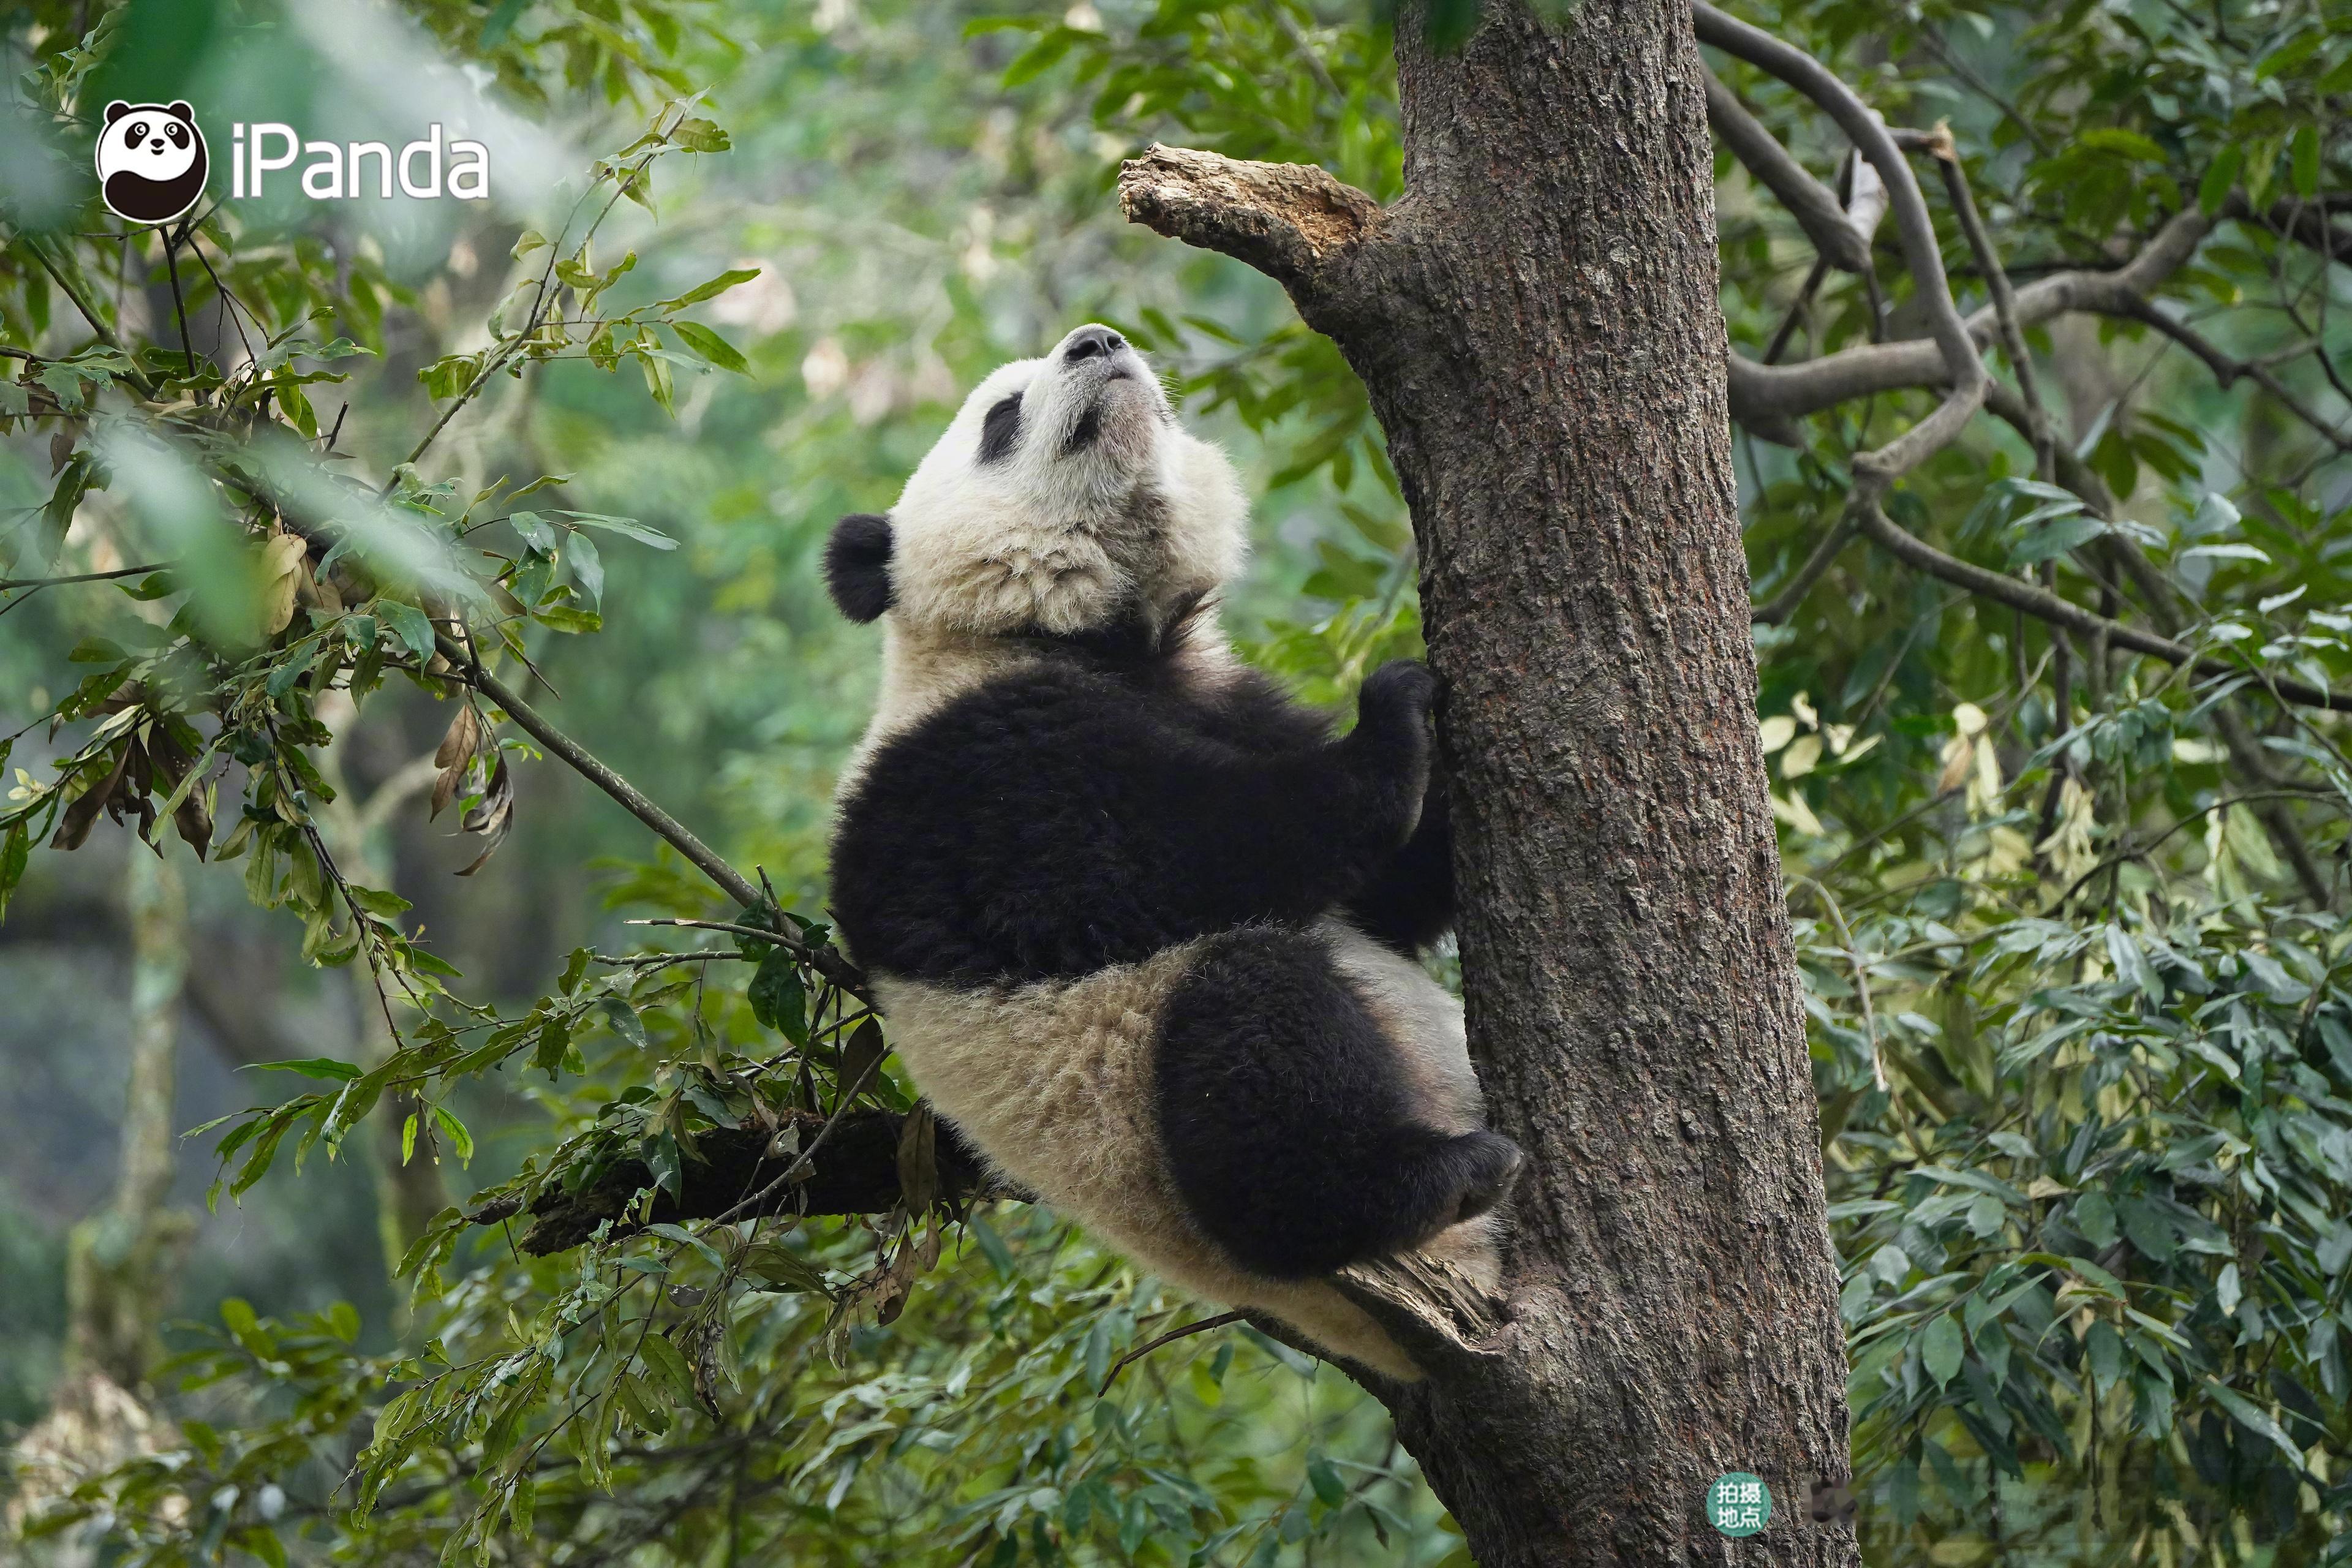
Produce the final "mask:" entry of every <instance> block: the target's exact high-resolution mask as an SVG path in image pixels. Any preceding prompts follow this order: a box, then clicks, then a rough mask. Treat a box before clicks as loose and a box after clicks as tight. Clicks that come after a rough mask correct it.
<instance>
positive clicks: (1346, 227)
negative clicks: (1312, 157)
mask: <svg viewBox="0 0 2352 1568" xmlns="http://www.w3.org/2000/svg"><path fill="white" fill-rule="evenodd" d="M1118 201H1119V206H1120V208H1121V210H1122V211H1124V212H1125V213H1126V215H1127V217H1128V221H1129V222H1130V223H1139V224H1142V225H1143V226H1145V227H1147V228H1150V229H1152V230H1154V231H1156V232H1158V233H1160V234H1164V235H1166V236H1168V237H1170V238H1171V239H1181V240H1182V241H1183V242H1184V243H1185V244H1187V245H1196V246H1199V247H1201V248H1202V249H1203V250H1214V251H1218V252H1221V253H1223V254H1224V255H1226V256H1230V257H1233V258H1235V259H1236V260H1240V261H1245V262H1247V263H1249V265H1251V266H1252V267H1255V268H1257V269H1258V270H1259V271H1260V272H1263V273H1265V275H1266V276H1267V277H1269V278H1272V279H1274V280H1275V281H1276V282H1278V283H1280V284H1282V285H1283V286H1284V287H1285V288H1286V289H1289V290H1290V291H1291V294H1292V295H1293V297H1294V298H1306V297H1311V296H1313V295H1316V294H1318V293H1320V292H1322V291H1323V290H1324V289H1326V288H1327V287H1328V282H1329V279H1330V278H1331V275H1332V273H1333V272H1334V270H1335V269H1336V268H1338V267H1339V266H1340V265H1341V264H1342V263H1343V262H1344V261H1345V260H1346V259H1347V258H1348V257H1349V255H1350V253H1352V252H1353V251H1354V250H1355V249H1356V248H1357V247H1359V246H1360V245H1361V244H1362V243H1363V242H1364V241H1365V240H1367V239H1369V238H1371V237H1374V236H1376V235H1377V234H1378V233H1379V232H1380V229H1381V217H1382V215H1381V204H1380V203H1378V202H1376V201H1374V200H1373V199H1372V198H1371V197H1370V196H1368V195H1365V194H1364V193H1363V192H1361V191H1360V190H1357V189H1356V188H1355V187H1354V186H1352V185H1349V184H1343V183H1341V182H1340V181H1339V180H1336V179H1333V178H1332V177H1331V176H1330V175H1329V174H1326V173H1325V172H1324V171H1323V170H1321V169H1318V168H1316V167H1315V166H1313V165H1312V164H1308V163H1247V162H1244V161H1241V160H1238V159H1234V158H1227V157H1225V156H1223V155H1222V154H1220V153H1202V152H1196V151H1194V150H1192V149H1191V148H1188V147H1166V146H1161V145H1160V144H1159V143H1157V142H1154V143H1153V144H1152V145H1151V146H1150V147H1147V148H1145V149H1144V151H1143V155H1142V156H1141V157H1139V158H1130V159H1129V160H1128V161H1127V162H1126V163H1124V164H1122V165H1120V167H1119V172H1118Z"/></svg>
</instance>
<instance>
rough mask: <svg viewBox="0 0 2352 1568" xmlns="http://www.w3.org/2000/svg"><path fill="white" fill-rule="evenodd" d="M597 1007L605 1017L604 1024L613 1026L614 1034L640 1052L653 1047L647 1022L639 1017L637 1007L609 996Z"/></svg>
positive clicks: (616, 997)
mask: <svg viewBox="0 0 2352 1568" xmlns="http://www.w3.org/2000/svg"><path fill="white" fill-rule="evenodd" d="M597 1006H598V1008H599V1010H600V1011H602V1012H603V1014H604V1022H605V1023H606V1024H608V1025H610V1026H612V1030H613V1033H614V1034H616V1035H618V1036H620V1037H621V1038H622V1039H624V1040H625V1041H626V1042H628V1043H629V1044H630V1045H632V1046H634V1047H636V1048H637V1049H638V1050H641V1051H642V1050H646V1049H649V1048H650V1047H651V1045H652V1042H651V1041H650V1040H648V1039H647V1038H646V1025H645V1020H644V1019H642V1018H640V1017H638V1016H637V1010H636V1009H635V1007H632V1006H630V1005H628V1004H627V1003H626V1002H624V1001H622V1000H621V999H620V998H619V997H618V996H607V997H605V998H604V1001H603V1002H601V1003H599V1004H597Z"/></svg>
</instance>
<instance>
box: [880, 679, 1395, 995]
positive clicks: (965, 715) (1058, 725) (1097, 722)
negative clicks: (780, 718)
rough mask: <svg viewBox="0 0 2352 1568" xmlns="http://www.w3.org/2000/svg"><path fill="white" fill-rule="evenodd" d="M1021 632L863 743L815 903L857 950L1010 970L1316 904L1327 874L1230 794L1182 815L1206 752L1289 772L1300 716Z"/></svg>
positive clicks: (975, 975)
mask: <svg viewBox="0 0 2352 1568" xmlns="http://www.w3.org/2000/svg"><path fill="white" fill-rule="evenodd" d="M1034 646H1035V647H1036V652H1035V653H1034V656H1033V658H1032V659H1031V660H1030V661H1029V662H1028V663H1027V664H1026V666H1025V668H1016V669H1015V670H1013V672H1011V673H1008V674H1005V675H1003V676H1000V677H998V678H997V679H993V680H992V681H990V682H988V683H987V684H986V685H984V686H982V688H981V689H978V690H976V691H972V692H971V693H968V694H966V695H964V696H962V697H961V698H959V699H957V700H954V701H951V702H950V703H948V704H946V705H945V706H944V707H942V708H940V710H937V711H936V712H934V713H932V714H930V715H929V717H927V718H925V719H924V720H922V721H920V722H919V723H918V724H917V725H916V726H915V727H913V728H912V729H911V730H909V731H907V732H905V733H903V734H900V735H898V736H897V737H895V738H894V739H892V740H891V741H890V742H887V744H885V745H884V746H883V747H882V748H881V749H880V750H879V751H878V752H876V754H875V755H874V757H873V758H872V760H871V761H870V762H869V763H868V764H867V765H866V769H865V770H864V773H863V775H862V776H861V777H860V779H859V780H858V781H857V783H856V785H855V787H854V790H853V792H852V793H851V794H850V795H848V796H847V797H846V798H845V800H844V801H843V803H842V806H841V811H840V815H839V828H838V832H837V836H836V838H835V846H834V857H833V864H834V881H835V888H836V889H837V891H836V893H835V900H834V908H835V913H836V915H837V916H838V918H839V920H840V922H841V929H842V932H843V935H844V937H845V940H846V941H847V942H848V943H849V944H850V946H851V948H852V950H853V951H854V952H856V954H857V955H858V959H859V962H860V963H864V964H866V966H868V967H869V968H872V969H876V970H880V971H884V972H887V973H895V974H902V975H906V976H908V977H911V978H916V979H922V980H930V981H946V982H956V983H961V984H985V983H991V982H1015V983H1018V982H1023V981H1030V980H1042V979H1048V978H1055V977H1066V976H1070V975H1076V974H1083V973H1088V972H1090V971H1093V970H1097V969H1100V968H1103V967H1104V966H1106V965H1108V964H1117V963H1138V962H1140V961H1141V960H1143V959H1146V958H1149V957H1150V955H1151V954H1153V953H1155V952H1160V951H1161V950H1162V949H1165V948H1169V947H1172V946H1175V945H1177V944H1178V943H1181V942H1189V941H1192V939H1194V938H1196V937H1201V936H1205V935H1208V934H1210V933H1211V932H1213V931H1219V930H1222V929H1224V928H1225V927H1227V926H1229V925H1233V924H1236V923H1241V922H1244V921H1256V920H1265V921H1294V922H1297V921H1311V920H1313V919H1314V918H1315V917H1317V916H1318V915H1320V914H1321V913H1323V912H1324V910H1326V909H1327V908H1328V906H1329V904H1330V902H1331V900H1332V896H1333V894H1334V891H1335V889H1334V887H1333V885H1332V884H1331V882H1330V880H1329V879H1328V878H1325V877H1318V876H1317V875H1316V874H1314V872H1313V871H1312V870H1311V869H1309V868H1303V867H1296V866H1293V865H1291V864H1289V858H1290V854H1291V851H1292V849H1293V848H1294V846H1293V845H1290V844H1287V843H1285V842H1283V841H1282V839H1281V837H1280V836H1279V834H1278V833H1277V832H1275V831H1271V830H1269V829H1270V826H1271V825H1270V824H1267V823H1265V818H1264V816H1263V814H1262V813H1260V812H1258V811H1256V810H1254V809H1252V807H1251V803H1248V802H1244V801H1241V800H1229V801H1227V802H1224V803H1223V805H1225V806H1227V807H1229V808H1230V810H1229V811H1226V810H1218V809H1212V810H1209V811H1205V812H1204V811H1202V810H1201V809H1200V807H1201V806H1202V805H1203V804H1204V803H1203V801H1202V799H1201V795H1200V792H1201V791H1202V790H1204V789H1215V788H1217V787H1218V784H1219V782H1220V781H1219V779H1218V777H1217V773H1218V768H1217V764H1218V763H1220V762H1225V761H1230V760H1232V759H1234V758H1237V757H1241V756H1249V757H1252V758H1254V759H1257V760H1259V761H1261V762H1262V763H1265V764H1267V765H1270V766H1272V767H1274V768H1276V769H1277V770H1278V769H1280V768H1281V767H1282V765H1283V764H1284V763H1285V762H1286V761H1287V762H1288V763H1290V764H1291V765H1292V766H1293V767H1294V768H1295V769H1296V770H1297V771H1298V772H1300V773H1302V774H1304V773H1307V772H1311V771H1312V768H1313V762H1312V759H1313V755H1314V753H1315V752H1316V750H1317V749H1318V748H1319V747H1321V746H1323V745H1325V744H1327V743H1328V740H1329V732H1328V725H1327V724H1326V723H1325V722H1324V721H1323V720H1322V719H1321V718H1320V716H1318V715H1316V714H1313V713H1311V712H1309V711H1307V710H1302V709H1299V708H1297V707H1296V706H1295V705H1293V704H1291V703H1289V702H1288V701H1286V700H1284V699H1283V698H1282V696H1281V695H1280V694H1279V693H1278V692H1276V690H1275V689H1273V688H1272V687H1271V685H1269V684H1268V683H1267V682H1265V680H1264V679H1262V678H1260V677H1257V676H1255V675H1254V674H1251V673H1248V672H1245V671H1232V672H1228V673H1225V674H1224V675H1223V679H1216V680H1214V681H1209V680H1202V679H1186V678H1185V676H1184V675H1183V674H1182V673H1181V670H1180V669H1179V668H1178V667H1177V661H1176V659H1175V658H1173V657H1171V656H1165V655H1158V654H1154V655H1150V656H1146V657H1144V658H1132V657H1122V656H1120V655H1119V654H1118V653H1111V654H1108V655H1106V654H1105V653H1104V652H1103V651H1102V649H1101V645H1100V644H1098V643H1097V644H1094V645H1091V646H1090V645H1087V644H1085V643H1082V642H1080V641H1079V640H1078V639H1068V638H1061V639H1056V638H1037V639H1034ZM1371 848H1372V847H1370V846H1367V849H1368V852H1369V851H1370V849H1371ZM1237 851H1238V852H1237Z"/></svg>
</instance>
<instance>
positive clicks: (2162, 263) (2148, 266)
mask: <svg viewBox="0 0 2352 1568" xmlns="http://www.w3.org/2000/svg"><path fill="white" fill-rule="evenodd" d="M2221 216H2224V217H2226V216H2231V209H2229V208H2225V209H2224V210H2223V212H2222V214H2221ZM2215 221H2216V220H2214V219H2209V218H2207V217H2206V216H2204V215H2203V214H2202V213H2200V212H2196V211H2193V210H2192V211H2189V212H2184V213H2182V214H2180V215H2179V216H2176V217H2174V218H2172V219H2171V220H2169V221H2168V222H2167V223H2166V224H2165V226H2163V227H2162V228H2160V229H2158V231H2157V233H2156V236H2155V237H2153V238H2152V239H2150V240H2149V241H2148V243H2147V246H2146V247H2144V248H2143V249H2142V250H2141V251H2140V252H2139V254H2138V255H2137V256H2135V257H2134V258H2132V259H2131V260H2130V262H2128V263H2127V264H2126V265H2125V266H2123V267H2120V268H2116V270H2115V271H2112V272H2091V271H2082V270H2074V271H2066V272H2053V273H2052V274H2051V275H2050V276H2049V277H2047V278H2042V279H2037V280H2035V281H2034V282H2032V283H2029V284H2027V285H2026V286H2025V287H2024V288H2022V289H2018V290H2017V293H2016V317H2017V322H2018V325H2019V327H2020V328H2021V329H2022V328H2025V327H2032V326H2035V325H2038V324H2039V323H2041V322H2042V321H2049V320H2050V319H2052V318H2053V317H2055V316H2061V315H2064V314H2066V313H2067V312H2068V311H2073V310H2090V311H2095V312H2098V313H2100V314H2105V315H2128V314H2130V313H2131V312H2132V311H2133V310H2134V309H2135V308H2136V306H2137V303H2138V302H2139V301H2141V300H2144V299H2145V298H2146V296H2147V294H2149V293H2150V292H2152V291H2153V290H2154V289H2157V288H2158V286H2160V285H2161V284H2162V283H2163V282H2164V281H2165V280H2166V279H2168V278H2170V277H2171V276H2172V274H2173V273H2175V272H2177V271H2179V269H2180V268H2181V266H2182V265H2183V264H2184V263H2186V262H2187V261H2188V259H2189V257H2190V256H2192V255H2193V254H2195V252H2196V249H2197V247H2198V246H2199V245H2200V244H2201V243H2202V242H2203V240H2204V238H2205V237H2206V236H2207V235H2208V234H2210V233H2211V232H2212V229H2213V224H2214V222H2215ZM1966 326H1967V331H1968V334H1969V341H1970V342H1973V343H1975V344H1977V345H1978V346H1979V348H1980V349H1981V348H1989V347H1990V346H1991V345H1992V343H1993V342H1995V341H1996V340H1997V339H1998V337H1999V335H2000V313H1999V312H1998V311H1997V310H1994V309H1993V307H1991V306H1990V305H1988V306H1986V307H1985V308H1984V309H1983V310H1979V311H1977V312H1976V313H1975V314H1973V315H1971V316H1969V318H1968V320H1967V323H1966ZM1949 374H1950V373H1949V370H1948V363H1947V361H1946V358H1945V355H1944V353H1943V351H1942V349H1941V347H1940V346H1939V344H1937V343H1936V342H1927V341H1925V340H1921V339H1910V340H1906V341H1905V342H1893V343H1865V344H1861V345H1858V346H1856V347H1854V348H1850V349H1842V350H1840V351H1839V352H1838V353H1833V354H1825V355H1823V356H1822V358H1820V359H1817V360H1808V361H1805V362H1804V363H1801V364H1789V365H1767V364H1759V363H1756V362H1755V361H1753V360H1748V359H1743V358H1741V357H1740V356H1739V355H1738V354H1736V353H1735V354H1733V355H1732V356H1731V363H1730V367H1729V375H1730V394H1731V416H1732V418H1733V419H1735V420H1737V421H1738V422H1739V423H1740V424H1742V425H1747V426H1751V427H1752V428H1755V429H1756V430H1757V431H1758V433H1759V434H1761V435H1767V438H1768V439H1769V429H1770V428H1771V427H1772V426H1774V424H1775V423H1776V422H1784V421H1787V420H1790V419H1795V418H1799V417H1801V416H1805V415H1808V414H1818V413H1820V412H1821V411H1822V409H1824V408H1832V407H1835V406H1836V405H1839V404H1841V403H1849V402H1852V401H1853V400H1854V399H1856V398H1861V397H1868V396H1870V395H1873V394H1874V393H1881V392H1898V391H1903V390H1906V389H1911V388H1933V387H1940V386H1944V385H1947V384H1949Z"/></svg>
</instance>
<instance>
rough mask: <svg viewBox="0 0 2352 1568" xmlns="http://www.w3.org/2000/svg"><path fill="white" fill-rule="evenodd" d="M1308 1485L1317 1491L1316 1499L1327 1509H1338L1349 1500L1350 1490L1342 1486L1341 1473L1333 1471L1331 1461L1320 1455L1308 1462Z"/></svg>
mask: <svg viewBox="0 0 2352 1568" xmlns="http://www.w3.org/2000/svg"><path fill="white" fill-rule="evenodd" d="M1307 1485H1308V1486H1311V1487H1313V1488H1314V1489H1315V1495H1316V1497H1317V1498H1318V1499H1319V1500H1321V1502H1322V1504H1323V1506H1324V1507H1325V1508H1338V1507H1339V1505H1340V1504H1341V1503H1343V1502H1345V1501H1347V1500H1348V1489H1347V1487H1346V1486H1345V1485H1343V1484H1341V1482H1340V1480H1339V1471H1338V1470H1335V1469H1333V1468H1331V1461H1330V1460H1328V1459H1327V1458H1324V1457H1323V1456H1322V1455H1320V1454H1316V1455H1313V1456H1311V1457H1310V1458H1308V1459H1307Z"/></svg>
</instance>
